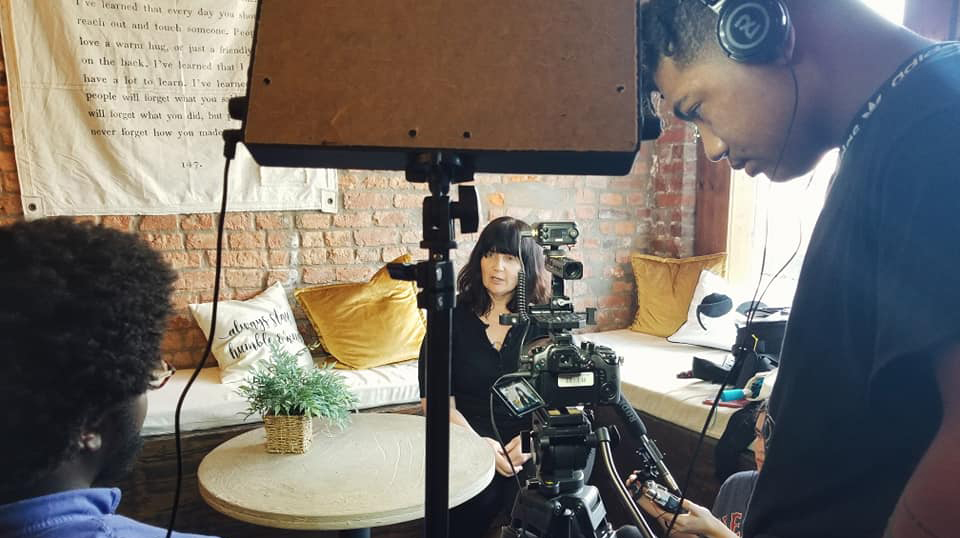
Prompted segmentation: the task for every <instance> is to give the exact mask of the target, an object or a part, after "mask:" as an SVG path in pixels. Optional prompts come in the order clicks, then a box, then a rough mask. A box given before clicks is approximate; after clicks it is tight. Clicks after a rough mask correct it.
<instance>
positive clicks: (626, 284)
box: [610, 280, 634, 299]
mask: <svg viewBox="0 0 960 538" xmlns="http://www.w3.org/2000/svg"><path fill="white" fill-rule="evenodd" d="M610 289H611V290H612V291H614V292H616V293H627V292H629V293H630V297H631V299H632V298H633V292H634V285H633V281H632V280H626V281H620V280H617V281H614V282H612V283H611V286H610Z"/></svg>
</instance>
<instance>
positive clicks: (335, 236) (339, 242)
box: [303, 231, 353, 247]
mask: <svg viewBox="0 0 960 538" xmlns="http://www.w3.org/2000/svg"><path fill="white" fill-rule="evenodd" d="M323 241H324V243H325V244H326V245H327V246H329V247H346V246H351V245H353V232H342V231H341V232H323ZM303 246H305V247H306V246H309V245H306V244H304V245H303Z"/></svg>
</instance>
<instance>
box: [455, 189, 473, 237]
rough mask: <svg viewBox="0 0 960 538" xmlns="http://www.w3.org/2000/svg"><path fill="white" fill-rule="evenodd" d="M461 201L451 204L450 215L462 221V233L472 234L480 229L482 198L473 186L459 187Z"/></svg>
mask: <svg viewBox="0 0 960 538" xmlns="http://www.w3.org/2000/svg"><path fill="white" fill-rule="evenodd" d="M457 193H458V194H459V196H458V197H459V200H458V201H456V202H452V203H451V204H450V206H451V207H450V213H451V214H452V215H453V216H454V217H455V218H457V219H460V232H461V233H465V234H471V233H474V232H476V231H477V230H478V229H479V227H480V198H479V196H477V189H476V188H475V187H474V186H473V185H459V186H458V187H457Z"/></svg>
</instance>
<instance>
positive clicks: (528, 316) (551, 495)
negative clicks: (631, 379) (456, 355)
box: [493, 222, 635, 538]
mask: <svg viewBox="0 0 960 538" xmlns="http://www.w3.org/2000/svg"><path fill="white" fill-rule="evenodd" d="M579 236H580V232H579V230H578V229H577V226H576V224H575V223H573V222H544V223H537V224H534V225H533V226H532V227H531V232H530V233H529V234H527V237H522V238H521V240H523V239H528V238H532V239H533V240H534V241H536V242H537V244H538V245H540V246H541V247H543V248H544V255H545V257H546V260H545V262H546V263H545V265H546V268H547V270H548V271H549V272H550V274H551V280H552V286H551V291H552V293H551V296H550V299H549V301H548V302H547V303H546V304H542V305H527V304H526V301H525V300H524V298H525V296H526V292H525V285H526V283H525V281H524V279H523V278H522V277H521V278H520V281H519V283H518V289H517V294H518V300H517V303H518V305H519V306H518V312H517V313H515V314H507V315H503V316H501V317H500V323H501V324H505V325H515V324H518V323H523V322H529V324H530V325H529V326H528V327H527V332H529V331H530V330H533V331H535V334H544V335H545V336H540V337H539V338H537V339H536V340H534V341H532V342H530V343H527V344H525V345H524V346H522V348H521V356H520V357H519V361H518V365H519V369H518V371H517V372H516V373H514V374H508V375H506V376H504V377H503V378H501V380H499V381H498V382H497V383H495V384H494V386H493V392H494V393H495V394H497V396H499V397H500V399H501V400H502V401H503V402H504V404H505V405H506V406H507V408H508V409H510V411H511V412H512V413H513V414H514V415H516V416H523V415H526V414H532V425H531V431H530V432H529V435H526V434H525V435H524V438H523V441H524V451H526V452H531V453H532V454H533V463H534V465H535V467H536V476H535V477H533V478H531V479H529V480H528V481H527V484H526V486H525V487H524V488H523V489H522V490H520V492H519V493H518V495H517V499H516V502H515V503H514V507H513V511H512V513H511V524H510V525H509V526H507V527H504V528H503V529H502V534H501V537H503V538H514V537H517V538H532V537H544V536H550V537H555V538H565V537H566V538H575V537H576V538H579V537H584V538H585V537H595V538H609V537H613V536H617V535H626V533H624V534H620V533H619V531H614V529H613V527H612V526H611V525H610V523H609V522H608V521H607V519H606V508H605V507H604V505H603V502H602V500H601V499H600V493H599V490H598V489H597V488H596V487H594V486H587V485H585V482H586V473H585V470H587V469H588V468H589V467H590V466H591V465H592V463H593V454H594V453H595V452H594V451H595V449H597V448H599V447H601V445H602V444H606V445H607V449H609V445H610V440H611V437H616V433H614V434H613V435H612V436H611V435H610V433H609V432H608V430H607V428H599V429H597V430H594V428H593V424H592V409H593V407H595V406H597V405H619V404H620V403H621V402H622V398H621V395H620V365H621V363H622V362H623V359H622V358H621V357H619V356H618V355H617V354H616V353H615V352H614V351H613V350H612V349H610V348H608V347H605V346H601V345H596V344H594V343H592V342H587V341H584V342H582V343H580V344H579V345H577V344H576V343H575V342H574V339H573V335H572V334H571V331H572V330H573V329H579V328H583V327H584V326H586V325H593V324H596V309H593V308H588V309H586V311H584V312H577V311H576V310H575V309H574V306H573V302H572V301H571V300H570V298H569V297H567V296H566V295H565V294H564V281H565V280H576V279H580V278H582V277H583V264H581V263H580V262H578V261H576V260H573V259H570V258H568V257H567V256H566V251H565V250H564V247H568V246H570V245H574V244H576V242H577V238H578V237H579ZM528 240H529V239H528ZM521 275H523V272H522V271H521ZM524 334H527V333H526V332H525V333H524ZM614 442H615V441H614ZM634 530H635V529H634Z"/></svg>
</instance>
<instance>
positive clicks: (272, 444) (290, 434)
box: [263, 415, 313, 454]
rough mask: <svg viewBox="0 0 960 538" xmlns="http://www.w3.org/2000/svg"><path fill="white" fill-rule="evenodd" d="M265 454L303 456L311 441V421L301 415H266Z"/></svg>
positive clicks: (264, 421)
mask: <svg viewBox="0 0 960 538" xmlns="http://www.w3.org/2000/svg"><path fill="white" fill-rule="evenodd" d="M263 426H264V429H266V430H267V452H269V453H271V454H304V453H306V452H307V451H308V450H310V443H311V442H312V441H313V420H312V419H310V418H308V417H305V416H303V415H267V416H265V417H263Z"/></svg>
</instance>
